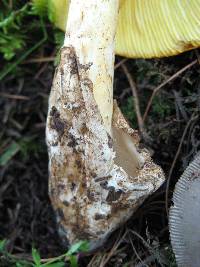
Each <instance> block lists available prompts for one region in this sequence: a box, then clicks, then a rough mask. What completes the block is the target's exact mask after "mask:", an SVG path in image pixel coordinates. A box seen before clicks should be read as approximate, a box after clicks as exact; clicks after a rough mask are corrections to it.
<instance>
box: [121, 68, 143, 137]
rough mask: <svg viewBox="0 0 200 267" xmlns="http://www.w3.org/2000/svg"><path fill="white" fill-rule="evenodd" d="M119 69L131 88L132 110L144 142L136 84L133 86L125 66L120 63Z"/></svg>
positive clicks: (133, 83)
mask: <svg viewBox="0 0 200 267" xmlns="http://www.w3.org/2000/svg"><path fill="white" fill-rule="evenodd" d="M121 67H122V69H123V71H124V73H125V75H126V78H127V80H128V82H129V84H130V87H131V91H132V94H133V103H134V108H135V112H136V116H137V121H138V127H139V130H140V133H141V135H142V137H143V138H144V140H147V139H148V135H147V133H146V130H145V127H144V122H143V119H142V115H141V111H140V103H139V98H138V94H137V88H136V84H135V82H134V80H133V78H132V76H131V74H130V72H129V71H128V68H127V67H126V65H125V64H123V63H122V64H121Z"/></svg>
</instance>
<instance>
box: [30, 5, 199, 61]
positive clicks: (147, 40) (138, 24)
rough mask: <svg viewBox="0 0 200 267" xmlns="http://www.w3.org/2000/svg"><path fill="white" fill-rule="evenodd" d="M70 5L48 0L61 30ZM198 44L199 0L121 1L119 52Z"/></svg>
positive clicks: (167, 50)
mask: <svg viewBox="0 0 200 267" xmlns="http://www.w3.org/2000/svg"><path fill="white" fill-rule="evenodd" d="M35 1H40V0H35ZM68 6H69V0H59V1H57V0H49V1H48V13H49V16H50V18H51V20H52V22H53V23H54V24H55V25H56V26H57V27H58V28H60V29H62V30H65V25H66V21H67V13H68ZM66 9H67V12H63V10H66ZM199 46H200V1H199V0H190V1H188V0H181V1H180V0H165V1H160V0H148V1H147V0H120V1H119V17H118V25H117V34H116V46H115V52H116V54H118V55H122V56H126V57H132V58H140V57H143V58H152V57H164V56H172V55H176V54H179V53H181V52H184V51H187V50H190V49H193V48H196V47H199Z"/></svg>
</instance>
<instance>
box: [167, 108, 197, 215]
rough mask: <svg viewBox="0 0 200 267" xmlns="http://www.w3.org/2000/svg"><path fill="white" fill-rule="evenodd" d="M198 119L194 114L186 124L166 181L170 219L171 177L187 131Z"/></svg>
mask: <svg viewBox="0 0 200 267" xmlns="http://www.w3.org/2000/svg"><path fill="white" fill-rule="evenodd" d="M197 118H198V116H195V117H194V113H193V114H192V116H191V118H190V120H189V121H188V123H187V124H186V126H185V129H184V131H183V135H182V137H181V140H180V143H179V146H178V149H177V152H176V155H175V157H174V159H173V162H172V165H171V168H170V170H169V175H168V179H167V181H166V192H165V209H166V214H167V217H169V212H168V195H169V185H170V180H171V175H172V172H173V170H174V166H175V164H176V161H177V159H178V156H179V154H180V152H181V147H182V144H183V141H184V139H185V136H186V134H187V131H188V128H189V126H190V124H191V122H192V121H194V120H196V119H197Z"/></svg>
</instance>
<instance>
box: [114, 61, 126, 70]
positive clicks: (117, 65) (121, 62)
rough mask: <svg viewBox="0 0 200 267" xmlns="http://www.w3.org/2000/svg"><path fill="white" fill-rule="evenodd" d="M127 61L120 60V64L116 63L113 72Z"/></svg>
mask: <svg viewBox="0 0 200 267" xmlns="http://www.w3.org/2000/svg"><path fill="white" fill-rule="evenodd" d="M127 60H128V58H123V59H122V60H120V62H118V63H116V64H115V66H114V70H116V69H118V68H119V67H120V66H121V65H122V64H123V63H125V62H126V61H127Z"/></svg>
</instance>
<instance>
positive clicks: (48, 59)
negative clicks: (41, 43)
mask: <svg viewBox="0 0 200 267" xmlns="http://www.w3.org/2000/svg"><path fill="white" fill-rule="evenodd" d="M52 61H55V57H41V58H30V59H28V60H25V61H24V62H23V63H22V64H29V63H43V62H52Z"/></svg>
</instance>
